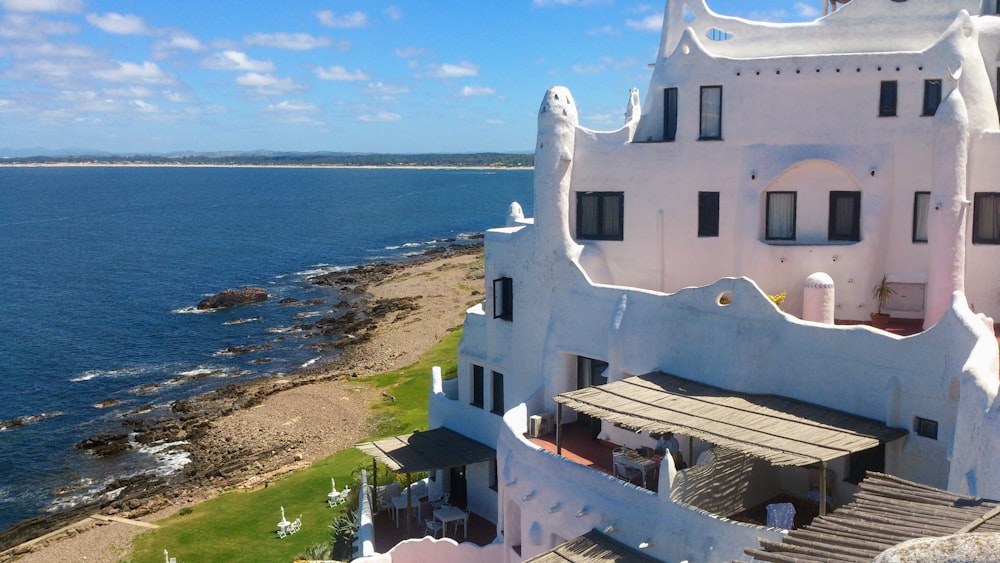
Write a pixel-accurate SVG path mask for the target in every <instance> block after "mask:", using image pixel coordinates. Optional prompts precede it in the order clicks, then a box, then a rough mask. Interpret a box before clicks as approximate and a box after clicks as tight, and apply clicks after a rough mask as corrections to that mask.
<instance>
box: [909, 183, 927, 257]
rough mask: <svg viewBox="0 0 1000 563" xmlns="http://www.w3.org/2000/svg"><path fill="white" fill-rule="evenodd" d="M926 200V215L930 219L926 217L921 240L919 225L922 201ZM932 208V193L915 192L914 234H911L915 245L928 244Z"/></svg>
mask: <svg viewBox="0 0 1000 563" xmlns="http://www.w3.org/2000/svg"><path fill="white" fill-rule="evenodd" d="M921 199H926V200H927V202H926V204H925V205H924V213H927V214H928V217H924V233H923V238H920V236H919V234H920V233H918V232H917V225H919V224H920V223H919V221H920V200H921ZM930 206H931V192H913V232H912V234H911V237H910V240H911V241H913V242H914V243H918V244H919V243H925V242H927V221H928V219H929V211H930Z"/></svg>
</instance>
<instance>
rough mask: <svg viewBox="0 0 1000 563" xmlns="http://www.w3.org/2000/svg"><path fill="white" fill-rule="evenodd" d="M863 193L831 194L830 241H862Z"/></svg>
mask: <svg viewBox="0 0 1000 563" xmlns="http://www.w3.org/2000/svg"><path fill="white" fill-rule="evenodd" d="M860 223H861V192H830V222H829V231H828V236H827V238H828V239H829V240H850V241H858V240H861V226H860Z"/></svg>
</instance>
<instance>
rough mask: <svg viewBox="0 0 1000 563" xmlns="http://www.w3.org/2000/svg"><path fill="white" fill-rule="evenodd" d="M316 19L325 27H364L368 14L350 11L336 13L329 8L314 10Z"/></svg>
mask: <svg viewBox="0 0 1000 563" xmlns="http://www.w3.org/2000/svg"><path fill="white" fill-rule="evenodd" d="M316 19H318V20H319V23H321V24H323V25H325V26H326V27H364V26H366V25H368V16H367V15H365V13H364V12H351V13H349V14H342V15H339V16H338V15H337V14H335V13H333V12H331V11H330V10H322V11H319V12H316Z"/></svg>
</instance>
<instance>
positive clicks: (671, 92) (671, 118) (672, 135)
mask: <svg viewBox="0 0 1000 563" xmlns="http://www.w3.org/2000/svg"><path fill="white" fill-rule="evenodd" d="M676 139H677V87H676V86H675V87H671V88H664V89H663V140H664V141H675V140H676Z"/></svg>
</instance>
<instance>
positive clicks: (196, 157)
mask: <svg viewBox="0 0 1000 563" xmlns="http://www.w3.org/2000/svg"><path fill="white" fill-rule="evenodd" d="M0 154H2V153H0ZM3 164H98V165H100V164H106V165H124V164H150V165H171V164H173V165H216V166H434V167H477V168H479V167H486V168H531V167H532V166H533V165H534V155H533V154H530V153H467V154H433V153H428V154H353V153H301V152H266V151H256V152H216V153H183V154H180V153H178V154H168V155H152V154H150V155H143V154H133V155H108V154H79V155H64V154H63V155H42V156H2V157H0V165H3Z"/></svg>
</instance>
